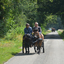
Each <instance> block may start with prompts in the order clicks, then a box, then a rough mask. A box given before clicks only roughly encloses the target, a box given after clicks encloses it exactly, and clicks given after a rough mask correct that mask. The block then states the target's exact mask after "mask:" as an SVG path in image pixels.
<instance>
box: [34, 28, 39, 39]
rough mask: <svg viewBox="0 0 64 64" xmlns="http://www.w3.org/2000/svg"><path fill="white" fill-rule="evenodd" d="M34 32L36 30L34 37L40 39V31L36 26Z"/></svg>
mask: <svg viewBox="0 0 64 64" xmlns="http://www.w3.org/2000/svg"><path fill="white" fill-rule="evenodd" d="M33 32H34V34H33V38H34V39H38V38H39V32H38V29H37V28H35V29H34V30H33Z"/></svg>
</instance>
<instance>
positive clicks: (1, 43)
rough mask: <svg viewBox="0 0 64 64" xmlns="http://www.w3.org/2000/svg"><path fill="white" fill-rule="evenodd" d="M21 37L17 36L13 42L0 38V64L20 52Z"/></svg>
mask: <svg viewBox="0 0 64 64" xmlns="http://www.w3.org/2000/svg"><path fill="white" fill-rule="evenodd" d="M21 46H22V36H21V35H18V36H17V37H16V39H14V40H6V39H5V38H0V64H3V63H4V62H6V61H7V60H8V59H10V58H11V57H12V56H14V55H15V54H17V53H18V52H20V51H21V48H20V47H21Z"/></svg>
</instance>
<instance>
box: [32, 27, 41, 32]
mask: <svg viewBox="0 0 64 64" xmlns="http://www.w3.org/2000/svg"><path fill="white" fill-rule="evenodd" d="M35 28H38V32H39V33H42V30H41V27H40V26H38V27H33V30H34V29H35Z"/></svg>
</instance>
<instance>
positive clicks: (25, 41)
mask: <svg viewBox="0 0 64 64" xmlns="http://www.w3.org/2000/svg"><path fill="white" fill-rule="evenodd" d="M31 44H32V37H31V35H30V34H25V35H24V36H23V45H22V46H23V48H22V52H23V53H24V48H25V51H26V53H28V54H29V47H31Z"/></svg>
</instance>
